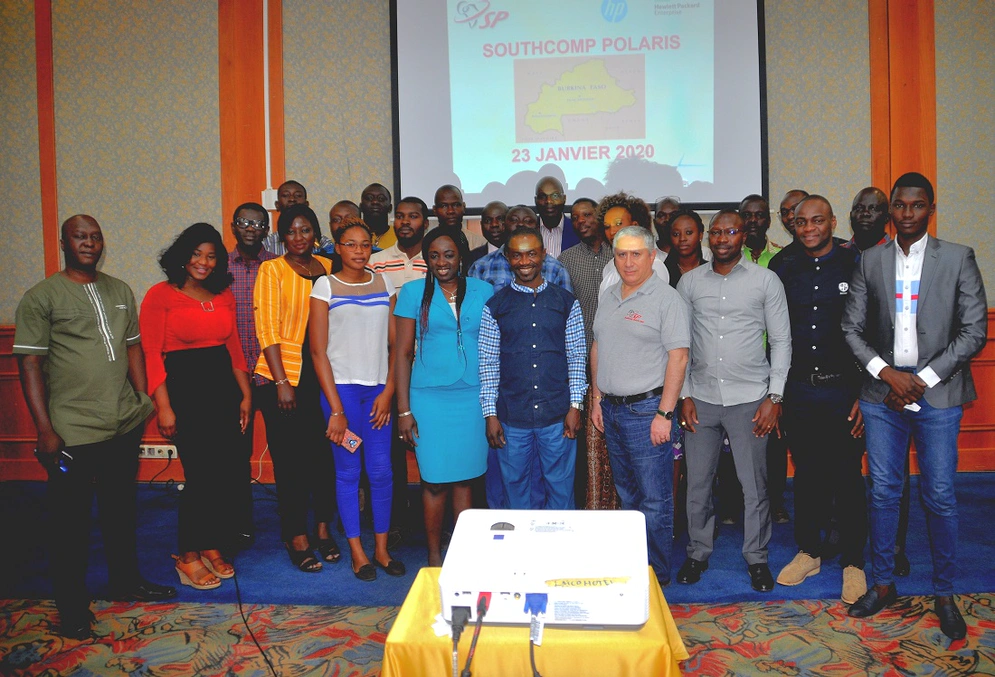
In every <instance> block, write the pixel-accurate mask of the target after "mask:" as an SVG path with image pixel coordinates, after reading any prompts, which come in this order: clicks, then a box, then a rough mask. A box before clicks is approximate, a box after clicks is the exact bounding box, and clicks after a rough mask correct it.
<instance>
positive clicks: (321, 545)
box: [314, 536, 342, 564]
mask: <svg viewBox="0 0 995 677" xmlns="http://www.w3.org/2000/svg"><path fill="white" fill-rule="evenodd" d="M314 542H315V543H317V544H318V554H319V555H321V559H323V560H325V561H326V562H330V563H332V564H334V563H335V562H338V561H339V560H340V559H342V552H341V551H340V550H339V546H338V543H336V542H335V539H334V538H332V537H331V536H329V537H328V538H318V537H317V536H315V537H314Z"/></svg>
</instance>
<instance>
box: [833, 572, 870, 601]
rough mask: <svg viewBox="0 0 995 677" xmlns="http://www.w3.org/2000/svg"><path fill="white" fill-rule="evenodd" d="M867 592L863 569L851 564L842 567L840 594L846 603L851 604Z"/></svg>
mask: <svg viewBox="0 0 995 677" xmlns="http://www.w3.org/2000/svg"><path fill="white" fill-rule="evenodd" d="M865 592H867V576H865V575H864V570H863V569H860V568H858V567H855V566H853V565H850V566H848V567H846V568H845V569H843V594H841V595H840V599H842V600H843V601H844V602H846V603H847V604H853V603H854V602H856V601H857V600H858V599H860V598H861V597H863V596H864V593H865Z"/></svg>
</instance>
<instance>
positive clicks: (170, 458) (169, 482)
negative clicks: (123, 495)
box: [149, 451, 173, 487]
mask: <svg viewBox="0 0 995 677" xmlns="http://www.w3.org/2000/svg"><path fill="white" fill-rule="evenodd" d="M166 454H167V455H166V465H164V466H162V470H160V471H159V472H157V473H156V474H155V475H153V476H152V479H150V480H149V486H152V483H153V482H155V478H156V477H158V476H159V475H161V474H163V473H164V472H166V470H167V469H168V468H169V464H170V463H172V462H173V455H172V454H171V453H169V452H168V451H167V452H166ZM172 484H173V480H172V479H168V480H166V487H170V486H172Z"/></svg>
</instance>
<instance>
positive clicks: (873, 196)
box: [850, 186, 888, 251]
mask: <svg viewBox="0 0 995 677" xmlns="http://www.w3.org/2000/svg"><path fill="white" fill-rule="evenodd" d="M887 225H888V196H887V195H885V193H884V191H883V190H881V189H880V188H875V187H874V186H868V187H867V188H863V189H861V191H860V192H859V193H857V195H856V196H854V198H853V204H852V205H851V206H850V230H852V231H853V237H854V241H855V242H856V245H857V249H859V250H860V251H864V250H865V249H869V248H870V247H873V246H874V245H876V244H877V243H878V242H880V241H881V239H882V238H883V237H884V232H885V227H886V226H887Z"/></svg>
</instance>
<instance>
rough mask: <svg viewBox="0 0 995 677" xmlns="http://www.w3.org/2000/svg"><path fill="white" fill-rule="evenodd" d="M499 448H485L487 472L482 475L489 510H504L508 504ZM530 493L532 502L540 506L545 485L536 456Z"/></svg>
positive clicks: (543, 497)
mask: <svg viewBox="0 0 995 677" xmlns="http://www.w3.org/2000/svg"><path fill="white" fill-rule="evenodd" d="M500 453H501V449H495V448H494V447H489V448H488V449H487V474H486V475H485V477H484V491H485V492H486V493H487V507H488V508H490V509H491V510H506V509H507V508H508V507H509V505H508V492H507V491H506V490H505V488H504V478H503V477H502V476H501V462H500V460H499V454H500ZM530 472H531V473H532V479H531V480H530V482H531V489H530V492H531V495H532V504H533V505H538V506H540V507H541V506H542V504H543V503H545V502H546V487H545V486H544V485H543V482H542V468H541V467H540V465H539V457H538V456H536V457H535V458H534V459H533V463H532V470H531V471H530Z"/></svg>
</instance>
